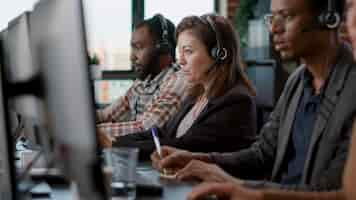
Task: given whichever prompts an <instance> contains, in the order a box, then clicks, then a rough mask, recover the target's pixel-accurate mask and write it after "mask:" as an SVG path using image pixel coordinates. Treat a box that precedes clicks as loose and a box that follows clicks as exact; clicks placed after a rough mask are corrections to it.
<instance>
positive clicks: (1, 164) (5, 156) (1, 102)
mask: <svg viewBox="0 0 356 200" xmlns="http://www.w3.org/2000/svg"><path fill="white" fill-rule="evenodd" d="M6 34H7V30H5V31H2V32H1V33H0V199H16V183H15V168H14V163H13V160H14V159H13V158H14V157H13V150H12V149H13V148H12V140H11V138H10V137H11V136H10V134H9V131H8V130H9V126H8V125H9V122H8V120H6V119H8V115H7V106H6V105H5V95H4V77H5V76H4V66H5V65H6V63H5V60H4V57H5V48H4V38H5V36H6Z"/></svg>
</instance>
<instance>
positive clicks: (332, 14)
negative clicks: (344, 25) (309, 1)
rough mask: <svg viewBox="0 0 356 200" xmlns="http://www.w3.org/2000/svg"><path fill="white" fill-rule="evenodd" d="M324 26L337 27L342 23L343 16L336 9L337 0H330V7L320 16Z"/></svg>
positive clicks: (328, 27)
mask: <svg viewBox="0 0 356 200" xmlns="http://www.w3.org/2000/svg"><path fill="white" fill-rule="evenodd" d="M318 22H319V24H320V25H321V27H322V28H327V29H335V28H337V27H339V25H340V23H341V16H340V14H339V13H338V12H337V10H336V6H335V0H328V8H327V9H326V10H325V11H323V12H322V13H321V14H320V15H319V16H318Z"/></svg>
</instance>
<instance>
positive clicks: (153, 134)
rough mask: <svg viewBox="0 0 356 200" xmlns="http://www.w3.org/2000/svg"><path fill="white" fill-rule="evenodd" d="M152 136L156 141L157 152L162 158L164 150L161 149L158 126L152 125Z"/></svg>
mask: <svg viewBox="0 0 356 200" xmlns="http://www.w3.org/2000/svg"><path fill="white" fill-rule="evenodd" d="M151 133H152V137H153V142H154V143H155V146H156V150H157V153H158V155H159V157H160V158H161V159H162V150H161V144H160V143H159V137H158V135H157V128H156V127H152V129H151Z"/></svg>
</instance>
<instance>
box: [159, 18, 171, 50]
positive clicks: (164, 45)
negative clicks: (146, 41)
mask: <svg viewBox="0 0 356 200" xmlns="http://www.w3.org/2000/svg"><path fill="white" fill-rule="evenodd" d="M155 17H157V18H158V19H159V23H160V25H161V30H162V35H161V38H160V39H159V42H158V43H157V44H156V48H157V50H158V52H159V53H161V54H164V53H170V52H171V50H172V47H171V44H170V43H169V40H168V23H167V20H166V18H164V17H163V15H161V14H157V15H155Z"/></svg>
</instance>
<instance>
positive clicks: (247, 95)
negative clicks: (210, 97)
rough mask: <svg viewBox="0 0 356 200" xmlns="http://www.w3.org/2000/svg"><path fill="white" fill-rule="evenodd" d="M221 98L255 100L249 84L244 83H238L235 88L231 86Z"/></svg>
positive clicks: (232, 100)
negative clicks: (248, 86)
mask: <svg viewBox="0 0 356 200" xmlns="http://www.w3.org/2000/svg"><path fill="white" fill-rule="evenodd" d="M221 99H223V100H224V101H231V102H235V101H242V100H246V101H253V95H252V94H251V92H250V91H249V89H248V88H247V86H245V85H244V84H242V83H237V84H236V85H235V86H234V87H233V88H231V89H230V90H228V91H227V92H226V93H225V94H224V95H223V96H221Z"/></svg>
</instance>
